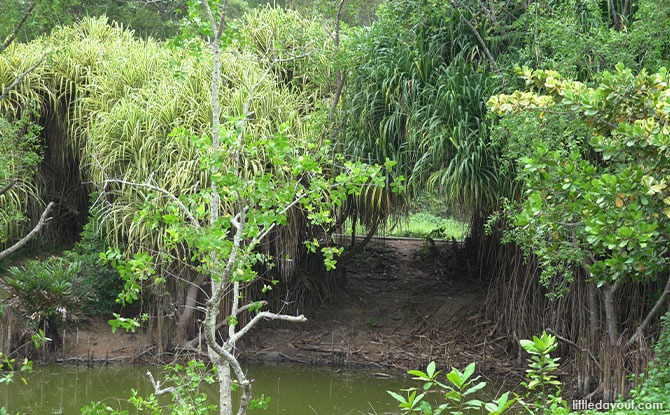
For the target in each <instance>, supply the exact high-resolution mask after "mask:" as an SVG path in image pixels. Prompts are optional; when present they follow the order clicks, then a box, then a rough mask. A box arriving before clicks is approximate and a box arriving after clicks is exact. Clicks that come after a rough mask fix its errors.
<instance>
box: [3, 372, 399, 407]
mask: <svg viewBox="0 0 670 415" xmlns="http://www.w3.org/2000/svg"><path fill="white" fill-rule="evenodd" d="M147 369H150V370H151V371H152V373H153V374H154V376H155V377H156V378H157V379H158V377H159V376H160V374H161V369H160V368H157V367H151V368H147V367H138V366H108V367H101V368H93V369H87V368H82V367H80V368H77V367H71V366H48V367H40V368H37V369H36V370H35V372H34V373H33V374H32V375H31V376H30V378H29V379H28V385H23V383H22V382H20V381H18V382H15V383H13V384H11V385H0V407H2V406H5V407H6V408H7V409H8V410H9V413H10V414H14V413H16V412H17V411H18V412H21V413H22V414H26V415H50V414H65V415H76V414H79V413H80V408H81V407H82V406H83V405H86V404H88V403H90V402H91V401H103V402H105V403H107V404H108V405H110V406H112V407H118V406H120V405H121V406H123V407H124V408H128V405H127V404H126V403H125V402H124V399H126V398H127V397H129V396H130V390H131V388H135V389H138V390H139V391H140V393H141V394H143V395H144V396H146V395H148V394H149V393H150V392H151V385H150V384H149V381H148V378H147V376H146V375H145V373H146V371H147ZM249 374H250V375H251V377H252V378H253V379H255V382H254V394H255V395H259V394H261V393H264V394H266V395H269V396H271V397H272V400H271V402H270V407H269V408H268V411H266V412H264V413H265V414H268V415H274V414H290V415H315V414H318V415H345V414H352V415H353V414H368V413H376V414H380V415H381V414H394V413H397V411H396V408H397V406H396V404H395V403H394V402H393V401H392V399H391V397H390V396H389V395H388V394H387V393H386V390H399V389H400V388H402V387H407V385H409V384H410V383H411V380H408V379H406V378H404V377H402V376H394V377H392V378H389V379H379V378H376V377H375V376H373V374H372V373H371V372H366V371H359V370H336V369H331V368H313V367H305V366H287V365H280V366H263V365H256V366H251V367H249ZM213 389H214V388H213ZM213 389H212V391H211V392H212V393H211V394H212V395H215V393H216V392H215V391H214V390H213ZM131 413H135V412H134V411H131ZM256 413H261V412H256Z"/></svg>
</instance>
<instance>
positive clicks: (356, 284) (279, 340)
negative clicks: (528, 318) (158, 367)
mask: <svg viewBox="0 0 670 415" xmlns="http://www.w3.org/2000/svg"><path fill="white" fill-rule="evenodd" d="M437 248H438V249H435V248H431V246H430V245H429V244H426V243H425V241H422V240H415V239H375V240H373V241H372V242H371V243H370V244H369V245H368V246H367V247H366V248H365V250H364V251H363V252H361V253H360V254H358V255H356V256H355V257H352V258H350V259H349V260H348V261H346V262H343V263H340V264H338V266H341V267H344V268H346V270H347V273H346V284H345V285H344V287H343V288H342V290H341V291H340V292H338V293H335V294H334V295H333V298H332V299H331V300H330V301H329V302H328V303H327V304H326V305H324V306H323V307H321V308H320V309H318V310H314V311H313V312H310V313H307V318H308V321H307V322H305V323H301V324H292V323H280V322H271V323H268V324H261V325H259V326H258V327H257V328H256V329H254V330H252V331H251V332H250V333H249V334H248V335H247V336H246V338H245V339H244V342H243V343H242V344H241V345H240V348H239V349H238V353H239V354H240V357H241V358H242V359H245V360H249V361H259V362H265V363H268V362H269V363H275V362H276V363H279V362H291V363H301V364H309V365H333V366H350V367H352V366H356V367H371V368H377V369H378V370H379V371H380V372H384V371H394V370H396V371H406V370H408V369H414V368H420V367H424V366H425V365H426V364H427V363H428V362H430V361H432V360H434V361H436V362H437V363H438V365H439V366H440V367H445V368H448V367H452V366H456V367H464V366H465V365H467V364H468V363H470V362H477V364H478V368H479V369H480V370H481V371H482V372H484V373H490V374H491V375H505V376H510V375H512V376H521V375H522V374H523V372H522V371H520V370H519V368H516V367H514V365H513V363H512V362H513V360H512V359H511V358H510V357H509V356H508V355H507V354H506V353H505V350H504V346H505V344H504V341H503V340H504V339H502V338H494V337H491V335H490V333H492V332H493V324H492V323H491V322H489V321H486V320H484V319H482V317H481V314H482V313H481V312H480V308H481V306H482V304H483V302H484V300H485V297H486V285H485V284H486V282H484V281H481V280H480V279H479V275H477V273H476V271H478V269H474V268H475V267H474V264H473V263H471V262H470V260H469V259H468V258H467V257H465V256H464V255H463V254H462V252H461V251H460V250H459V246H458V245H457V244H451V243H445V244H443V245H442V246H438V247H437ZM174 357H176V356H175V355H173V354H165V353H161V352H160V351H158V350H156V349H155V347H154V346H152V342H151V339H150V335H148V334H147V333H143V332H140V333H135V334H129V333H125V332H123V331H117V332H116V333H114V334H112V333H111V329H110V327H109V325H108V324H107V322H106V319H104V318H97V319H94V320H93V321H92V322H91V323H90V324H89V325H87V326H81V327H80V328H78V329H75V330H72V329H71V330H70V331H68V332H66V333H65V336H64V343H63V345H61V347H60V351H59V352H58V353H57V361H59V362H63V363H70V364H81V365H96V366H97V365H100V364H106V363H118V362H141V363H149V364H162V363H164V362H166V361H170V360H171V359H173V358H174Z"/></svg>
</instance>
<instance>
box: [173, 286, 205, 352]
mask: <svg viewBox="0 0 670 415" xmlns="http://www.w3.org/2000/svg"><path fill="white" fill-rule="evenodd" d="M199 283H200V278H198V280H196V281H194V282H193V283H192V284H190V285H189V286H188V290H187V291H186V300H185V301H184V309H183V310H182V312H181V314H180V315H179V320H177V342H178V343H179V344H182V345H185V344H186V341H187V340H188V339H187V336H188V326H189V324H190V323H191V320H192V319H193V314H194V312H195V307H196V305H197V303H198V301H197V300H198V292H199V291H200V286H199Z"/></svg>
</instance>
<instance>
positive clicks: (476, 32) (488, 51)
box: [451, 0, 502, 75]
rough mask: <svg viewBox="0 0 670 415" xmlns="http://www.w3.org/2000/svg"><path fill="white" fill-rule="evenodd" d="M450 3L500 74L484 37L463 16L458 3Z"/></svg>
mask: <svg viewBox="0 0 670 415" xmlns="http://www.w3.org/2000/svg"><path fill="white" fill-rule="evenodd" d="M451 5H452V6H453V7H454V8H455V9H456V10H457V11H458V14H459V15H460V16H461V19H463V21H464V22H465V24H466V25H468V27H469V28H470V30H471V31H472V34H474V35H475V37H476V38H477V41H478V42H479V44H480V45H481V47H482V49H483V50H484V54H485V55H486V58H487V59H488V60H489V62H490V63H491V65H492V66H493V70H494V71H495V72H496V73H497V74H498V75H502V73H501V72H500V69H499V68H498V64H497V63H496V60H495V58H493V55H492V54H491V51H490V50H489V48H488V47H487V46H486V42H484V39H482V36H481V35H480V34H479V31H478V30H477V28H476V27H475V26H474V25H473V24H472V22H470V21H469V20H468V19H466V18H465V16H464V15H463V13H462V12H461V9H460V8H459V5H457V4H456V3H455V2H454V1H453V0H452V1H451Z"/></svg>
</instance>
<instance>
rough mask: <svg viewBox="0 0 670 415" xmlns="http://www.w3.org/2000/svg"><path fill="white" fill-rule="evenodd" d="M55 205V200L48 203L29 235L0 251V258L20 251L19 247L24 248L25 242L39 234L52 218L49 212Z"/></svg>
mask: <svg viewBox="0 0 670 415" xmlns="http://www.w3.org/2000/svg"><path fill="white" fill-rule="evenodd" d="M53 207H54V202H49V204H48V205H47V208H46V209H44V212H43V213H42V216H40V220H39V222H37V225H36V226H35V227H34V228H33V229H32V230H31V231H30V232H29V233H28V235H26V236H24V237H23V238H21V240H20V241H18V242H17V243H15V244H14V245H12V246H10V247H9V248H7V249H5V250H4V251H2V252H0V260H2V259H4V258H6V257H7V256H9V255H11V254H13V253H14V252H16V251H18V250H19V249H21V248H23V246H24V245H25V244H27V243H28V241H30V240H31V239H32V238H34V237H35V235H37V234H38V233H39V232H40V231H41V230H42V228H43V227H44V225H45V224H46V223H47V222H49V221H50V220H51V218H50V217H49V213H50V212H51V209H52V208H53Z"/></svg>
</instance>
